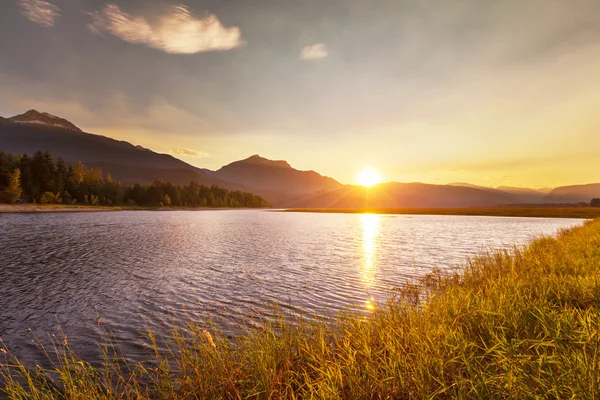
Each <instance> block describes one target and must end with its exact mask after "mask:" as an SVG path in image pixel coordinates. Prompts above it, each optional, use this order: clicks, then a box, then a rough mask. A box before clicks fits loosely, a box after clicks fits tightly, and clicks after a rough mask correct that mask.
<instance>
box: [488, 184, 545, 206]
mask: <svg viewBox="0 0 600 400" xmlns="http://www.w3.org/2000/svg"><path fill="white" fill-rule="evenodd" d="M496 189H498V190H501V191H503V192H505V193H510V194H512V195H513V196H514V197H515V198H516V199H517V201H518V202H519V203H531V204H535V203H543V202H544V197H545V196H546V194H548V192H549V191H551V190H552V189H548V188H545V189H539V190H536V189H530V188H523V187H513V186H498V187H497V188H496Z"/></svg>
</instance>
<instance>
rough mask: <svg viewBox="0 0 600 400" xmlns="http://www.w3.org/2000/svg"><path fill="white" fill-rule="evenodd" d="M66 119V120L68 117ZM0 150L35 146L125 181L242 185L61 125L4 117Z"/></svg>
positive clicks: (22, 150) (17, 150)
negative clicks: (26, 121) (16, 120)
mask: <svg viewBox="0 0 600 400" xmlns="http://www.w3.org/2000/svg"><path fill="white" fill-rule="evenodd" d="M7 121H8V122H7ZM67 123H68V124H70V123H69V122H68V121H67ZM61 124H65V123H63V122H61ZM73 126H74V125H73ZM0 150H4V151H6V152H9V153H13V154H28V155H33V153H34V152H36V151H38V150H41V151H48V152H49V153H50V154H52V155H53V156H54V157H62V158H63V159H64V160H65V161H66V162H67V163H75V162H77V161H81V162H83V163H84V164H86V165H88V166H90V167H98V168H102V169H103V170H104V171H105V172H110V173H111V174H112V176H113V177H114V178H115V179H117V180H120V181H121V182H123V183H128V184H129V183H144V184H148V183H151V182H152V181H154V180H156V179H162V180H164V181H169V182H173V183H176V184H189V183H190V181H195V182H198V183H201V184H205V185H212V184H216V185H219V186H223V187H226V188H229V189H241V188H242V187H241V185H237V184H231V183H229V182H225V181H223V180H221V179H219V178H217V177H215V176H212V173H210V172H207V171H205V170H202V169H200V168H196V167H194V166H192V165H189V164H187V163H185V162H183V161H181V160H178V159H176V158H175V157H172V156H170V155H167V154H158V153H155V152H153V151H150V150H147V149H143V148H139V147H136V146H134V145H132V144H130V143H128V142H124V141H118V140H114V139H111V138H108V137H105V136H100V135H94V134H90V133H85V132H82V131H80V130H76V129H72V128H65V127H63V126H56V125H48V124H38V123H31V124H30V123H20V122H14V121H12V120H11V119H5V120H4V123H1V124H0Z"/></svg>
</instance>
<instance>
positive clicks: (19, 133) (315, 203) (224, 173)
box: [0, 110, 600, 208]
mask: <svg viewBox="0 0 600 400" xmlns="http://www.w3.org/2000/svg"><path fill="white" fill-rule="evenodd" d="M0 150H4V151H7V152H9V153H13V154H29V155H32V154H33V153H34V152H36V151H38V150H41V151H48V152H49V153H51V154H52V155H53V156H54V157H62V158H63V159H64V160H65V161H66V162H69V163H74V162H77V161H81V162H83V163H84V164H86V165H88V166H90V167H98V168H102V169H103V170H104V171H105V172H110V173H111V175H112V176H113V177H114V179H116V180H119V181H121V182H123V183H127V184H131V183H142V184H149V183H151V182H153V181H154V180H156V179H161V180H164V181H169V182H172V183H175V184H189V183H190V182H191V181H194V182H197V183H200V184H204V185H213V184H214V185H218V186H221V187H224V188H227V189H230V190H245V191H249V192H252V193H254V194H256V195H259V196H262V197H263V198H265V199H266V200H267V201H269V202H270V203H271V204H273V205H274V206H276V207H319V208H320V207H323V208H325V207H333V208H363V207H377V208H392V207H477V206H497V205H505V204H524V203H531V204H533V203H535V204H543V203H579V202H589V201H590V200H591V199H592V198H594V197H600V183H594V184H587V185H572V186H564V187H558V188H554V189H551V190H550V189H540V190H536V189H530V188H519V187H509V186H501V187H497V188H492V187H484V186H478V185H472V184H469V183H464V182H457V183H451V184H448V185H432V184H425V183H418V182H414V183H398V182H388V183H383V184H379V185H376V186H374V187H373V188H371V189H366V188H364V187H359V186H353V185H344V184H341V183H340V182H338V181H336V180H335V179H333V178H330V177H327V176H323V175H321V174H319V173H317V172H315V171H312V170H311V171H301V170H297V169H295V168H293V167H292V166H291V165H290V164H289V163H288V162H287V161H284V160H269V159H267V158H264V157H261V156H260V155H258V154H255V155H253V156H250V157H248V158H246V159H243V160H239V161H234V162H232V163H230V164H228V165H225V166H223V167H221V168H220V169H218V170H217V171H211V170H208V169H203V168H198V167H195V166H192V165H190V164H187V163H186V162H184V161H181V160H179V159H177V158H175V157H173V156H171V155H168V154H160V153H156V152H154V151H152V150H150V149H147V148H144V147H142V146H139V145H137V146H136V145H133V144H131V143H128V142H125V141H119V140H115V139H111V138H108V137H105V136H100V135H95V134H92V133H87V132H84V131H82V130H81V129H80V128H78V127H77V126H76V125H75V124H73V123H71V122H70V121H68V120H66V119H64V118H61V117H57V116H54V115H52V114H48V113H45V112H39V111H36V110H29V111H27V112H25V113H23V114H20V115H17V116H14V117H11V118H3V117H0Z"/></svg>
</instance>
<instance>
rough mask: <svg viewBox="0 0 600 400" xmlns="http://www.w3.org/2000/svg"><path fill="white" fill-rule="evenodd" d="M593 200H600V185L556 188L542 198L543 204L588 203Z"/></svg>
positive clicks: (591, 184)
mask: <svg viewBox="0 0 600 400" xmlns="http://www.w3.org/2000/svg"><path fill="white" fill-rule="evenodd" d="M593 198H600V183H590V184H587V185H572V186H560V187H557V188H555V189H553V190H552V191H551V192H550V193H548V195H547V196H546V197H544V202H547V203H580V202H585V203H589V202H590V200H591V199H593Z"/></svg>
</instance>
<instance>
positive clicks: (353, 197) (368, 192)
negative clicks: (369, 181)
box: [284, 182, 516, 208]
mask: <svg viewBox="0 0 600 400" xmlns="http://www.w3.org/2000/svg"><path fill="white" fill-rule="evenodd" d="M515 201H516V199H515V198H514V196H512V195H510V194H508V193H504V192H501V191H499V190H493V189H492V190H484V189H477V188H470V187H464V186H452V185H430V184H425V183H397V182H389V183H382V184H379V185H376V186H373V187H371V188H364V187H361V186H349V185H348V186H342V187H339V188H336V189H332V190H328V191H322V192H319V193H314V194H312V195H309V196H304V197H300V198H297V199H295V200H291V201H289V202H287V203H286V204H284V206H285V207H323V208H366V207H372V208H402V207H406V208H411V207H423V208H429V207H439V208H445V207H448V208H449V207H478V206H479V207H481V206H495V205H501V204H510V203H515Z"/></svg>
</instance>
